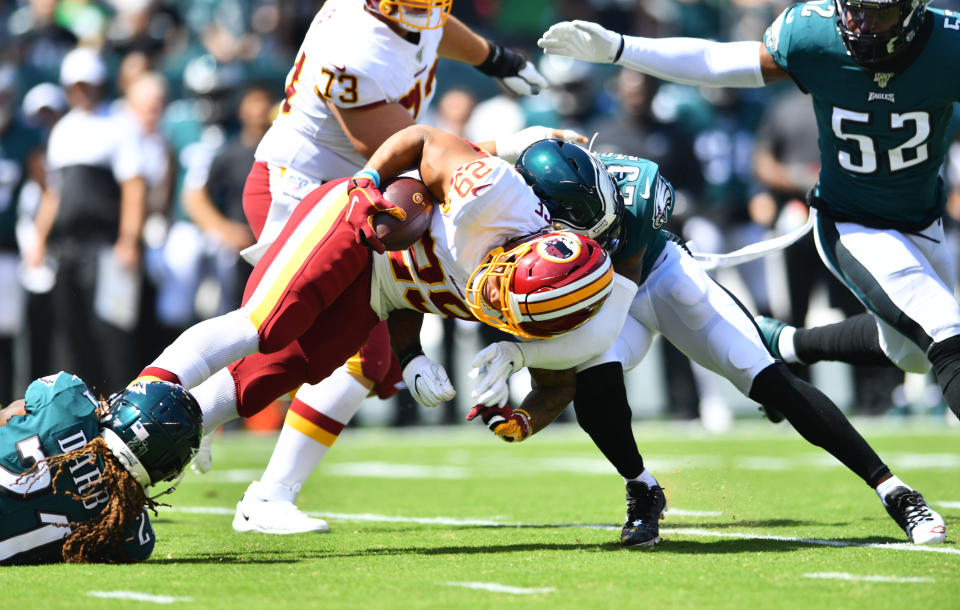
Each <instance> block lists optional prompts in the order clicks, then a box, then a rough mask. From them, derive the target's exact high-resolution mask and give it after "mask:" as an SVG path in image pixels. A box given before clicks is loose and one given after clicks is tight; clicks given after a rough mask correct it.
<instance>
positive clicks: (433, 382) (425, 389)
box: [403, 354, 457, 408]
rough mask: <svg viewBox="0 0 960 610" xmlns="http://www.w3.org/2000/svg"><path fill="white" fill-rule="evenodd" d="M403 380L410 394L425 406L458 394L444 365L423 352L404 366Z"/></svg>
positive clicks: (451, 398) (433, 404)
mask: <svg viewBox="0 0 960 610" xmlns="http://www.w3.org/2000/svg"><path fill="white" fill-rule="evenodd" d="M403 382H404V383H405V384H406V385H407V389H408V390H410V395H411V396H413V397H414V399H416V401H417V402H419V403H420V404H422V405H423V406H425V407H431V408H433V407H436V406H437V405H439V404H440V403H441V402H446V401H448V400H453V397H454V396H456V395H457V391H456V390H454V389H453V384H452V383H450V378H449V377H448V376H447V371H445V370H444V368H443V366H442V365H440V364H439V363H437V362H434V361H433V360H431V359H430V358H428V357H427V356H424V355H423V354H421V355H419V356H417V357H416V358H414V359H413V360H411V361H410V362H409V363H407V366H405V367H403Z"/></svg>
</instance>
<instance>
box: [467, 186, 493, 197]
mask: <svg viewBox="0 0 960 610" xmlns="http://www.w3.org/2000/svg"><path fill="white" fill-rule="evenodd" d="M488 186H493V184H481V185H480V186H475V187H473V190H472V191H471V192H472V193H473V196H474V197H477V196H478V195H477V191H479V190H482V189H485V188H487V187H488Z"/></svg>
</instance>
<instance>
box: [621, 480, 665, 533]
mask: <svg viewBox="0 0 960 610" xmlns="http://www.w3.org/2000/svg"><path fill="white" fill-rule="evenodd" d="M666 508H667V498H666V496H664V495H663V488H662V487H660V486H659V485H654V486H652V487H650V486H648V485H647V484H646V483H641V482H639V481H630V482H629V483H627V520H626V522H625V523H624V524H623V529H622V530H621V531H620V544H622V545H623V546H625V547H628V548H639V549H652V548H653V547H654V546H656V544H657V543H658V542H660V523H659V522H660V519H662V518H663V511H664V510H665V509H666Z"/></svg>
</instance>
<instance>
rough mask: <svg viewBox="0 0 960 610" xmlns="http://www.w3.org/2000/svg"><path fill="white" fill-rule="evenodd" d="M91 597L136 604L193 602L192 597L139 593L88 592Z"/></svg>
mask: <svg viewBox="0 0 960 610" xmlns="http://www.w3.org/2000/svg"><path fill="white" fill-rule="evenodd" d="M87 595H88V596H90V597H99V598H100V599H127V600H130V601H135V602H150V603H151V604H176V603H178V602H192V601H193V598H192V597H173V596H171V595H153V594H151V593H141V592H139V591H87Z"/></svg>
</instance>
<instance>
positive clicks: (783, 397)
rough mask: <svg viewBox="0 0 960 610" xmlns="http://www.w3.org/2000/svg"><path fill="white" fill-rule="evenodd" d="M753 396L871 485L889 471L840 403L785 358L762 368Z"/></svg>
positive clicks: (752, 397)
mask: <svg viewBox="0 0 960 610" xmlns="http://www.w3.org/2000/svg"><path fill="white" fill-rule="evenodd" d="M750 398H751V399H753V400H755V401H757V402H759V403H760V404H762V405H764V406H770V407H773V408H775V409H777V410H779V411H780V412H781V413H783V414H784V416H786V418H787V420H789V422H790V423H791V424H792V425H793V427H794V428H795V429H796V430H797V432H799V433H800V435H801V436H802V437H803V438H805V439H806V440H807V441H808V442H810V443H811V444H813V445H816V446H817V447H822V448H823V449H826V450H827V451H828V452H830V454H831V455H832V456H833V457H835V458H837V459H838V460H840V462H842V463H843V465H845V466H846V467H847V468H849V469H850V470H852V471H853V472H854V473H856V474H857V476H859V477H860V478H861V479H863V480H864V481H865V482H866V483H867V485H869V486H870V487H874V486H875V485H876V483H877V481H878V480H879V479H880V477H882V476H883V475H885V474H886V473H888V472H890V469H889V468H887V466H886V465H885V464H884V463H883V461H882V460H881V459H880V457H879V456H878V455H877V454H876V452H875V451H874V450H873V449H872V448H871V447H870V445H868V444H867V441H865V440H863V437H862V436H860V433H859V432H857V431H856V430H855V429H854V427H853V426H852V425H851V424H850V421H849V420H848V419H847V418H846V417H844V415H843V413H841V412H840V409H838V408H837V405H835V404H833V402H832V401H831V400H830V399H829V398H827V397H826V396H825V395H824V394H823V392H821V391H820V390H818V389H816V388H815V387H813V386H812V385H810V384H809V383H807V382H805V381H803V380H801V379H799V378H798V377H797V376H796V375H794V374H792V373H791V372H790V371H789V369H787V367H786V365H785V364H783V363H782V362H777V363H774V364H771V365H770V366H768V367H767V368H765V369H763V370H762V371H760V374H759V375H757V376H756V377H755V378H754V380H753V385H752V386H751V387H750Z"/></svg>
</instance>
